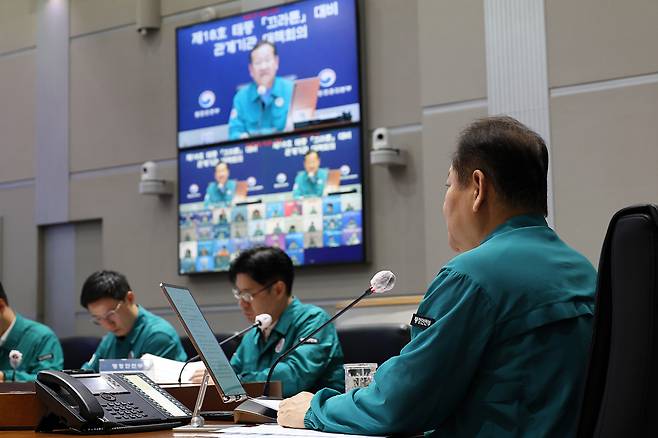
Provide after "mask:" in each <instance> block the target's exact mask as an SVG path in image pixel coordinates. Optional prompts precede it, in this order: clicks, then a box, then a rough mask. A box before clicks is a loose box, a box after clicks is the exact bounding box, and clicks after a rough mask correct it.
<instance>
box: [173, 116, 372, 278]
mask: <svg viewBox="0 0 658 438" xmlns="http://www.w3.org/2000/svg"><path fill="white" fill-rule="evenodd" d="M360 141H361V134H360V129H359V128H358V127H356V126H352V127H347V128H343V129H332V130H323V131H320V132H316V133H305V134H301V135H287V136H282V137H277V138H270V139H262V140H255V141H251V142H244V143H232V144H230V145H225V146H213V147H206V148H202V149H195V150H186V151H181V152H180V153H179V154H180V156H179V181H180V182H179V199H180V206H179V236H180V243H179V270H180V273H181V274H189V273H194V272H213V271H226V270H228V268H229V265H230V262H231V260H232V258H233V257H234V256H235V254H237V253H238V252H239V251H240V250H243V249H246V248H249V247H252V246H258V245H268V246H277V247H279V248H281V249H283V250H284V251H286V253H287V254H288V255H289V256H290V258H291V259H292V260H293V263H295V264H296V265H308V264H319V263H336V262H358V261H362V260H363V255H364V246H363V209H362V175H361V157H360V148H359V147H358V146H359V143H360ZM309 151H315V152H312V153H310V154H309ZM309 171H311V172H312V173H314V177H313V178H311V177H309V173H310V172H309ZM220 186H221V187H223V190H222V189H220V188H219V187H220Z"/></svg>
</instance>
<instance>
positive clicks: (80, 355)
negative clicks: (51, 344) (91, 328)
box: [60, 336, 101, 370]
mask: <svg viewBox="0 0 658 438" xmlns="http://www.w3.org/2000/svg"><path fill="white" fill-rule="evenodd" d="M100 341H101V339H100V338H97V337H95V336H73V337H70V338H63V339H61V340H60V343H61V344H62V351H63V352H64V369H65V370H72V369H77V368H80V366H81V365H82V364H83V363H85V362H87V361H88V360H89V359H91V356H92V355H93V354H94V353H95V352H96V347H98V344H99V343H100Z"/></svg>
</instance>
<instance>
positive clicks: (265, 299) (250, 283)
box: [235, 273, 276, 323]
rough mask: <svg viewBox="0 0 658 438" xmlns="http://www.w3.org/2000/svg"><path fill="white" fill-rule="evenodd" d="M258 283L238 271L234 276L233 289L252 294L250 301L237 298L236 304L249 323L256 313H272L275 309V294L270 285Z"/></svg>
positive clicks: (252, 320)
mask: <svg viewBox="0 0 658 438" xmlns="http://www.w3.org/2000/svg"><path fill="white" fill-rule="evenodd" d="M266 286H267V285H264V284H260V283H258V282H257V281H255V280H254V279H253V278H251V277H250V276H249V275H247V274H244V273H239V274H238V275H236V277H235V289H236V290H238V291H240V292H241V293H248V294H251V295H252V299H251V301H250V302H247V301H245V300H239V301H238V304H239V306H240V310H241V311H242V314H243V315H244V317H245V318H246V319H247V321H249V322H250V323H252V322H254V320H255V318H256V316H257V315H260V314H261V313H268V314H270V315H273V314H274V313H275V312H274V310H275V309H276V296H275V294H273V293H272V290H271V289H272V286H269V287H266Z"/></svg>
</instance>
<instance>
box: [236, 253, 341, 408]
mask: <svg viewBox="0 0 658 438" xmlns="http://www.w3.org/2000/svg"><path fill="white" fill-rule="evenodd" d="M229 279H230V280H231V283H233V284H234V286H235V289H234V290H233V295H234V296H235V297H236V298H237V299H238V303H239V305H240V309H241V310H242V313H243V314H244V316H245V317H246V318H247V320H248V321H249V322H250V323H252V322H254V319H255V317H256V315H259V314H262V313H269V314H270V315H271V316H272V321H274V322H273V323H272V325H271V326H270V327H269V328H268V329H266V330H264V331H254V330H252V331H250V332H248V333H247V334H246V335H245V336H244V338H243V339H242V342H241V343H240V346H239V347H238V349H237V350H236V352H235V354H234V355H233V357H232V358H231V365H232V366H233V369H234V370H235V372H236V373H237V374H238V376H240V379H241V380H242V381H246V382H254V381H264V380H266V379H267V374H268V372H269V370H270V367H271V366H272V364H273V363H274V361H275V360H276V359H277V358H278V357H279V356H281V354H283V352H285V351H286V350H287V349H288V348H290V347H291V346H292V345H293V344H294V343H296V342H297V341H298V340H299V339H300V338H303V337H306V336H308V335H309V334H310V333H311V332H312V331H313V330H315V329H316V328H317V327H319V326H320V325H322V324H323V323H324V322H325V321H327V320H328V319H329V315H327V313H326V312H325V311H324V310H322V309H321V308H319V307H317V306H314V305H311V304H303V303H302V302H301V301H299V299H298V298H296V297H294V296H292V283H293V279H294V271H293V264H292V261H291V260H290V257H288V255H287V254H286V253H285V252H283V251H282V250H280V249H279V248H267V247H260V248H252V249H248V250H245V251H243V252H241V253H240V255H239V256H238V257H237V258H236V259H235V260H234V261H233V263H232V264H231V268H230V270H229ZM272 380H280V381H281V383H282V384H283V395H284V396H285V397H289V396H290V395H293V394H297V393H298V392H299V391H309V390H310V388H323V387H329V388H334V389H336V390H338V391H343V390H344V372H343V350H342V349H341V347H340V342H339V341H338V335H337V334H336V328H335V327H334V326H333V324H330V325H328V326H327V327H325V328H324V329H323V330H321V331H320V332H319V333H317V334H316V335H314V337H313V338H311V339H309V342H308V343H306V344H304V345H302V346H300V347H299V348H298V349H297V350H295V351H294V352H293V353H291V354H290V355H289V356H287V357H286V358H285V359H283V360H282V361H281V362H280V363H279V364H278V365H277V366H276V368H275V369H274V373H273V374H272Z"/></svg>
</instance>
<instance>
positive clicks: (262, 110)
mask: <svg viewBox="0 0 658 438" xmlns="http://www.w3.org/2000/svg"><path fill="white" fill-rule="evenodd" d="M294 87H295V83H294V82H293V81H291V80H289V79H284V78H280V77H278V76H277V77H276V78H274V82H273V83H272V88H270V92H269V94H268V95H267V97H265V99H264V100H263V99H262V98H261V96H259V94H258V86H257V85H256V83H255V82H252V83H250V84H249V85H247V86H245V87H243V88H241V89H240V90H239V91H238V92H237V93H235V97H234V98H233V109H232V110H231V115H230V117H229V121H228V137H229V140H236V139H239V138H246V137H252V136H256V135H267V134H272V133H273V132H281V131H283V130H284V129H285V127H286V120H287V118H288V109H289V108H290V101H291V100H292V91H293V89H294Z"/></svg>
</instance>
